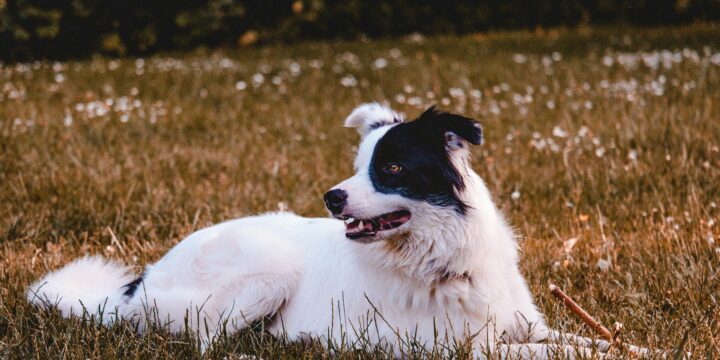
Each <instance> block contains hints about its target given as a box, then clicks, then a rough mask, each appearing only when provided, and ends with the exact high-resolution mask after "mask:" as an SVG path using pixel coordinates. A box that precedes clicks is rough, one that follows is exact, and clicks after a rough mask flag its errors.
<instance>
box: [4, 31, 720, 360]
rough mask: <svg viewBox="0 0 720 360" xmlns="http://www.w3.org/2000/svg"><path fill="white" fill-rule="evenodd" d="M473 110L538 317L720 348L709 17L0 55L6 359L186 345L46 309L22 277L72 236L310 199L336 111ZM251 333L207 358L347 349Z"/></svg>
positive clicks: (153, 352)
mask: <svg viewBox="0 0 720 360" xmlns="http://www.w3.org/2000/svg"><path fill="white" fill-rule="evenodd" d="M371 100H383V101H388V102H389V103H390V104H391V105H392V106H393V107H395V108H396V109H397V110H400V111H403V112H404V113H405V114H407V116H408V117H413V116H415V115H417V114H419V113H420V111H421V110H423V109H424V108H426V107H427V106H429V105H430V104H435V103H437V104H438V105H439V107H441V108H443V109H446V110H450V111H456V112H459V113H462V114H465V115H467V116H470V117H474V118H476V119H479V120H481V121H482V122H483V124H484V127H485V133H486V143H485V145H484V146H483V147H482V148H480V147H478V148H476V149H474V151H473V152H474V160H473V163H474V166H475V169H476V170H477V171H478V172H479V173H480V175H481V176H482V177H483V178H484V179H485V180H486V182H487V183H488V186H489V188H490V189H491V191H492V192H493V194H494V197H495V200H496V202H497V203H498V205H499V206H500V207H501V208H502V209H503V210H504V211H505V213H506V214H507V216H508V218H509V219H510V221H511V222H512V224H513V225H514V227H515V228H516V229H517V232H518V234H519V235H520V237H521V247H522V250H523V259H522V269H523V273H524V274H525V275H526V276H527V279H528V282H529V284H530V287H531V289H532V291H533V293H534V294H535V296H536V299H537V303H538V305H539V307H540V308H541V309H542V310H543V311H544V312H545V313H546V315H547V318H548V322H549V324H551V325H552V326H553V327H557V328H563V329H566V330H568V331H575V332H580V333H583V334H585V335H591V334H590V333H589V332H588V331H587V330H586V329H585V328H584V327H583V326H581V325H580V324H579V323H578V321H577V320H576V319H574V318H573V317H572V316H571V315H569V314H568V313H567V311H565V310H564V309H563V308H562V307H561V306H560V305H559V304H558V303H557V302H556V301H555V300H554V299H553V298H552V297H551V295H550V294H549V292H548V291H547V285H548V284H549V283H550V282H552V283H556V284H558V285H560V286H561V287H562V288H564V289H565V291H566V292H567V293H569V294H570V295H571V296H573V297H575V298H576V299H577V300H578V301H579V302H580V303H582V304H583V305H584V306H585V308H586V309H587V310H588V311H589V312H591V313H592V314H594V315H596V316H597V317H598V318H599V319H600V320H602V321H603V322H604V323H605V324H608V325H610V324H612V323H613V322H615V321H619V322H621V323H623V324H624V326H625V331H624V338H625V339H626V341H629V342H632V343H636V344H639V345H644V346H648V347H654V348H665V349H683V350H684V351H691V352H693V354H695V355H696V356H698V358H707V359H716V358H718V357H720V304H718V301H720V239H719V238H720V224H718V223H719V222H720V209H718V206H719V205H718V204H720V26H716V25H715V26H713V25H702V26H694V27H689V28H671V29H660V30H647V29H646V30H639V29H622V28H620V29H614V30H582V31H577V32H572V33H570V32H562V31H560V32H549V33H545V34H526V33H503V34H491V35H477V36H468V37H462V38H437V39H422V38H418V37H410V38H407V39H401V40H395V41H390V40H383V41H373V42H351V43H332V44H327V43H310V44H301V45H294V46H290V47H284V48H282V47H267V48H262V49H243V50H225V51H212V52H209V51H207V52H202V51H200V52H196V53H192V54H169V55H161V56H154V57H150V58H145V59H120V60H113V59H104V58H96V59H92V60H88V61H78V62H64V63H52V62H40V63H28V64H5V65H2V66H1V67H0V284H1V288H0V358H8V359H31V358H71V359H85V358H94V359H110V358H143V359H144V358H160V359H165V358H185V357H194V356H200V353H199V349H198V347H197V344H196V343H195V341H194V340H193V337H192V336H191V335H189V334H185V335H182V336H171V335H169V334H167V333H165V332H163V331H161V330H157V331H151V332H150V333H148V334H146V335H143V336H137V335H135V334H134V332H133V328H132V327H131V326H130V325H127V324H121V325H116V326H114V327H112V328H110V329H106V328H102V327H99V326H97V325H94V324H92V323H84V322H81V321H78V320H63V319H61V318H60V317H59V316H58V314H57V313H55V312H53V311H40V310H38V309H36V308H33V307H30V306H28V305H27V304H26V302H25V300H24V291H25V288H26V287H27V285H28V284H29V283H30V282H31V281H33V280H35V279H37V278H38V277H39V276H40V275H41V274H43V273H45V272H46V271H48V270H49V269H54V268H57V267H59V266H61V265H63V264H64V263H66V262H68V261H70V260H71V259H73V258H75V257H78V256H82V255H83V254H102V255H104V256H107V257H111V258H113V259H117V260H121V261H123V262H126V263H129V264H134V265H137V269H138V270H140V267H141V266H142V265H143V264H146V263H147V262H151V261H155V260H157V259H158V258H159V257H160V256H162V255H163V253H165V251H167V250H168V249H169V248H170V247H172V246H173V245H174V244H176V243H177V242H178V241H179V240H181V239H182V238H183V237H184V236H186V235H188V234H189V233H190V232H192V231H193V230H196V229H199V228H201V227H204V226H207V225H210V224H213V223H215V222H218V221H222V220H225V219H230V218H235V217H240V216H244V215H249V214H255V213H259V212H264V211H273V210H277V209H289V210H292V211H295V212H297V213H300V214H302V215H306V216H326V213H325V210H324V208H323V204H322V200H321V197H322V194H323V193H324V191H326V190H327V189H328V188H330V187H331V186H332V185H334V184H336V183H337V182H339V181H340V180H342V179H344V178H346V177H348V176H349V175H351V173H352V166H351V162H352V158H353V151H354V146H355V145H356V142H357V135H356V133H355V131H353V130H349V129H344V128H342V120H343V119H344V117H345V116H346V115H347V114H348V113H349V111H350V110H352V109H353V107H355V106H357V105H359V104H360V103H362V102H366V101H371ZM321 349H322V348H321V347H320V346H313V345H308V346H306V345H300V344H284V343H283V342H281V341H278V340H274V339H272V338H271V337H270V336H268V335H265V334H263V333H262V332H252V331H246V332H243V333H241V334H238V335H235V336H229V337H227V338H224V339H222V341H221V342H220V344H219V346H217V347H216V348H214V349H213V350H212V351H211V352H209V353H207V354H205V356H207V357H209V358H237V357H238V355H239V354H241V353H249V354H256V355H259V356H262V357H263V358H266V359H272V358H278V357H308V358H321V357H328V356H339V357H345V358H356V357H372V356H380V355H381V354H373V353H358V352H340V353H336V354H333V355H331V354H328V353H323V352H322V350H321Z"/></svg>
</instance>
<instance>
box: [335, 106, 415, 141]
mask: <svg viewBox="0 0 720 360" xmlns="http://www.w3.org/2000/svg"><path fill="white" fill-rule="evenodd" d="M401 122H403V117H402V115H400V114H398V113H397V112H395V111H394V110H393V109H391V108H389V107H387V106H385V105H381V104H379V103H367V104H362V105H360V106H358V107H357V108H355V110H353V112H352V113H350V115H349V116H348V117H347V119H345V127H354V128H357V131H358V132H359V133H360V136H362V137H364V136H365V135H367V134H368V133H369V132H370V131H372V130H375V129H377V128H379V127H381V126H385V125H390V124H397V123H401Z"/></svg>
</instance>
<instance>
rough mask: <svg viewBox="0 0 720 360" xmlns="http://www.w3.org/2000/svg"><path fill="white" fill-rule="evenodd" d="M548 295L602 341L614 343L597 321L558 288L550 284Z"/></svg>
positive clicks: (609, 333) (606, 330) (605, 329)
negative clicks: (557, 300)
mask: <svg viewBox="0 0 720 360" xmlns="http://www.w3.org/2000/svg"><path fill="white" fill-rule="evenodd" d="M550 293H551V294H553V296H555V297H556V298H558V299H559V300H561V301H562V303H563V305H565V307H566V308H568V310H570V311H571V312H572V313H573V314H575V315H577V316H578V317H579V318H580V320H582V321H583V322H584V323H585V324H586V325H587V326H589V327H590V328H591V329H593V331H595V332H596V333H597V334H598V335H600V336H601V337H602V338H603V339H605V340H607V341H608V342H609V343H610V344H612V343H614V342H615V341H614V339H613V334H612V333H611V332H610V330H608V329H607V328H606V327H604V326H603V325H602V324H601V323H600V322H599V321H597V320H595V319H594V318H593V317H592V316H590V314H588V313H587V312H586V311H585V310H583V308H581V307H580V305H578V304H577V303H576V302H575V301H573V299H572V298H570V297H569V296H567V295H566V294H565V293H564V292H563V291H562V290H560V288H559V287H557V286H555V285H553V284H550Z"/></svg>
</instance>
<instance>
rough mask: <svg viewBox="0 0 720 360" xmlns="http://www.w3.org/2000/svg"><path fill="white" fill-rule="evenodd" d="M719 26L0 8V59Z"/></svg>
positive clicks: (336, 11) (624, 14)
mask: <svg viewBox="0 0 720 360" xmlns="http://www.w3.org/2000/svg"><path fill="white" fill-rule="evenodd" d="M718 19H720V0H632V1H621V0H594V1H588V0H570V1H563V0H537V1H531V0H506V1H503V0H493V1H471V0H459V1H446V0H417V1H412V0H374V1H364V0H348V1H329V0H277V1H263V0H208V1H203V0H188V1H158V0H155V1H152V0H151V1H141V0H126V1H113V0H0V58H2V59H5V60H25V59H33V58H69V57H84V56H89V55H91V54H94V53H105V54H113V55H125V54H133V55H142V54H148V53H152V52H155V51H159V50H173V49H187V48H193V47H196V46H200V45H206V46H218V45H223V44H225V45H227V44H237V43H242V44H251V43H254V42H255V41H256V40H258V38H259V39H260V40H263V41H296V40H302V39H331V38H357V37H359V36H369V37H381V36H394V35H403V34H408V33H413V32H419V33H423V34H448V33H452V34H462V33H468V32H477V31H486V30H502V29H531V30H532V29H536V28H545V27H556V26H569V27H573V26H576V25H578V24H612V23H618V22H627V23H631V24H643V25H657V24H677V23H687V22H691V21H696V20H710V21H712V20H718Z"/></svg>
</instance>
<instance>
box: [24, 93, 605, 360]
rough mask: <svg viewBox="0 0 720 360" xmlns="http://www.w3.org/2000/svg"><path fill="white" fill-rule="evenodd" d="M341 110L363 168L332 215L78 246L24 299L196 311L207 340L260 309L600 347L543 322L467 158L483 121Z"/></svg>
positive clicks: (559, 351)
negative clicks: (153, 253) (84, 250)
mask: <svg viewBox="0 0 720 360" xmlns="http://www.w3.org/2000/svg"><path fill="white" fill-rule="evenodd" d="M345 126H346V127H352V128H356V129H357V130H358V132H359V134H360V137H361V140H360V145H359V146H358V151H357V156H356V158H355V162H354V167H355V170H356V173H355V175H354V176H352V177H350V178H349V179H347V180H345V181H343V182H341V183H339V184H338V185H336V186H334V187H333V188H331V189H330V190H329V191H328V192H327V193H326V194H325V195H324V202H325V205H326V207H327V209H328V211H329V212H330V214H331V215H332V217H331V218H304V217H300V216H297V215H295V214H292V213H288V212H280V213H268V214H264V215H259V216H251V217H246V218H241V219H237V220H232V221H228V222H224V223H220V224H217V225H214V226H211V227H208V228H205V229H202V230H199V231H197V232H195V233H193V234H191V235H190V236H188V237H187V238H185V239H184V240H183V241H181V242H180V243H179V244H177V245H176V246H175V247H173V248H172V249H171V250H170V251H169V252H168V253H167V254H166V255H165V256H164V257H163V258H161V259H160V260H159V261H158V262H156V263H154V264H152V265H148V266H147V267H146V268H145V270H144V271H143V273H142V274H141V275H140V276H139V277H138V276H136V275H133V274H132V272H131V271H130V269H129V268H127V267H125V266H122V265H120V264H117V263H115V262H112V261H110V260H105V259H102V258H100V257H85V258H81V259H79V260H76V261H75V262H72V263H70V264H68V265H66V266H65V267H64V268H62V269H60V270H57V271H55V272H51V273H49V274H47V275H45V276H44V277H43V278H42V279H40V280H39V281H37V282H35V283H34V284H32V285H31V286H30V288H29V290H28V292H27V298H28V300H29V301H30V302H31V303H33V304H37V305H39V306H54V307H56V308H57V309H58V310H59V311H60V312H61V313H62V315H63V316H73V315H74V316H78V315H81V314H84V313H89V314H90V315H101V314H102V315H103V316H102V318H103V319H104V320H103V321H105V322H112V321H115V320H117V319H125V320H128V321H132V322H134V323H136V324H138V327H139V329H140V331H144V330H145V328H146V325H143V324H148V323H154V324H162V325H164V326H167V327H168V329H169V330H170V331H173V332H180V331H184V330H185V329H186V328H187V327H188V326H189V327H190V328H191V330H193V331H196V332H198V333H199V334H200V336H201V338H202V343H203V344H204V345H203V346H209V345H210V344H211V343H212V341H213V339H214V338H215V337H216V336H217V335H218V334H219V333H220V331H222V330H223V329H225V330H228V331H237V330H240V329H243V328H245V327H248V326H249V325H250V324H253V323H255V322H257V321H260V320H263V319H265V323H266V329H267V330H269V331H270V332H271V333H272V334H274V335H276V336H284V337H287V339H290V340H307V339H324V340H325V342H326V343H327V342H331V343H334V344H340V343H342V344H346V345H348V344H349V346H351V347H353V346H359V345H358V344H365V345H367V344H370V345H372V346H382V347H386V348H389V349H391V350H390V351H392V352H394V353H395V354H396V355H397V356H402V354H404V353H405V351H407V347H408V346H410V345H408V344H415V345H418V344H419V345H420V346H421V347H422V348H423V349H430V350H428V351H434V350H433V349H438V348H440V349H448V348H451V347H452V346H453V344H457V343H462V342H466V343H467V342H469V343H470V344H471V345H472V347H473V355H474V356H477V357H485V356H487V355H491V354H494V353H499V354H501V355H502V356H504V357H505V356H507V357H521V358H530V357H533V356H534V357H533V358H550V357H557V356H559V357H575V356H577V355H581V356H586V355H590V354H596V353H595V351H597V350H600V351H603V350H607V348H608V347H609V344H607V343H601V342H593V341H592V340H590V339H585V338H580V337H572V336H567V337H564V335H562V334H559V333H558V332H554V331H551V330H550V329H548V327H547V325H546V323H545V320H544V318H543V315H542V314H541V313H540V311H539V310H538V309H537V307H536V306H535V304H534V302H533V297H532V296H531V294H530V291H529V288H528V286H527V284H526V282H525V279H524V277H523V275H522V274H521V272H520V270H519V268H518V244H517V241H516V237H515V234H514V232H513V230H512V228H511V227H510V226H509V225H508V223H507V221H506V220H505V218H504V217H503V215H502V213H501V212H500V211H499V210H498V209H497V207H496V206H495V204H494V203H493V200H492V197H491V194H490V192H489V191H488V189H487V187H486V185H485V183H484V182H483V180H482V179H481V177H480V176H479V175H478V174H477V173H476V172H475V171H473V169H472V167H471V166H470V161H469V160H470V147H471V146H473V145H480V144H481V143H482V142H483V129H482V127H481V125H480V123H478V122H477V121H475V120H472V119H470V118H467V117H464V116H461V115H458V114H453V113H449V112H443V111H439V110H437V109H436V108H435V107H431V108H429V109H427V110H426V111H424V112H423V113H422V114H421V115H419V116H418V117H417V119H415V120H413V121H407V122H406V121H404V119H403V117H402V116H401V115H400V114H398V113H397V112H395V111H394V110H392V109H390V108H389V107H386V106H384V105H381V104H378V103H369V104H363V105H361V106H359V107H358V108H356V109H355V110H354V111H352V113H351V114H350V115H349V116H348V117H347V119H346V120H345ZM548 339H554V341H558V339H559V340H560V343H557V342H555V343H553V342H552V341H551V342H545V343H543V341H547V340H548ZM570 342H573V344H569V343H570ZM443 353H444V354H447V352H443ZM601 355H602V354H601Z"/></svg>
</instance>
